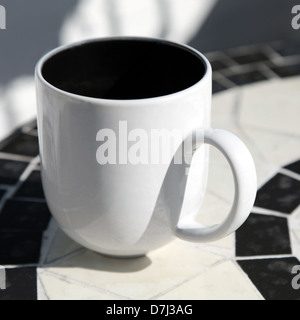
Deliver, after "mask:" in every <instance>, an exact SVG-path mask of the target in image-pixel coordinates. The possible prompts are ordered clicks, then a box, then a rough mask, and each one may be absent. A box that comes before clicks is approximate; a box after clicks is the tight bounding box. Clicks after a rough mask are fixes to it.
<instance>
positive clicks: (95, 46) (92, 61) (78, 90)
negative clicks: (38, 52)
mask: <svg viewBox="0 0 300 320" xmlns="http://www.w3.org/2000/svg"><path fill="white" fill-rule="evenodd" d="M205 72H206V65H205V63H204V61H202V60H201V59H199V56H197V55H196V54H195V52H194V51H192V50H190V49H188V48H185V49H183V48H182V47H179V46H177V45H176V44H173V45H170V44H169V43H168V44H167V43H165V42H159V41H157V42H153V41H148V40H146V39H145V40H136V39H130V40H122V39H119V40H116V41H100V42H88V43H85V44H82V45H80V46H76V47H74V48H69V49H67V50H64V51H61V52H59V53H58V54H56V55H55V56H53V57H51V58H50V59H49V60H47V61H46V62H45V64H44V66H43V69H42V74H43V77H44V78H45V79H46V80H47V81H48V82H49V83H51V84H52V85H53V86H55V87H57V88H59V89H61V90H64V91H67V92H70V93H74V94H78V95H82V96H87V97H93V98H104V99H116V100H123V99H145V98H153V97H159V96H164V95H169V94H172V93H176V92H179V91H182V90H184V89H187V88H189V87H191V86H193V85H194V84H196V83H197V82H199V81H200V80H201V78H202V77H203V76H204V74H205Z"/></svg>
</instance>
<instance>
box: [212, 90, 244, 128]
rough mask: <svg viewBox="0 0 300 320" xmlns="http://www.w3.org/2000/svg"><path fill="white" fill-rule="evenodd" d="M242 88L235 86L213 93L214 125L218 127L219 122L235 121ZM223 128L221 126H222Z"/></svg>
mask: <svg viewBox="0 0 300 320" xmlns="http://www.w3.org/2000/svg"><path fill="white" fill-rule="evenodd" d="M239 96H240V88H239V87H235V88H232V89H229V90H226V91H222V92H221V93H219V94H217V95H213V98H212V106H211V120H212V127H213V128H216V129H217V128H218V127H217V126H218V124H219V123H221V125H222V123H228V122H234V121H235V109H236V105H237V102H238V101H239ZM220 129H221V128H220Z"/></svg>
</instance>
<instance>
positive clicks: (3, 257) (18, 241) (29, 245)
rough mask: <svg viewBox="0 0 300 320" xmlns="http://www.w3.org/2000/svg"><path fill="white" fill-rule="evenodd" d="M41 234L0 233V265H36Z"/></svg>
mask: <svg viewBox="0 0 300 320" xmlns="http://www.w3.org/2000/svg"><path fill="white" fill-rule="evenodd" d="M42 236H43V233H42V232H32V233H31V232H2V231H0V265H3V266H5V265H20V264H37V263H38V262H39V259H40V250H41V242H42Z"/></svg>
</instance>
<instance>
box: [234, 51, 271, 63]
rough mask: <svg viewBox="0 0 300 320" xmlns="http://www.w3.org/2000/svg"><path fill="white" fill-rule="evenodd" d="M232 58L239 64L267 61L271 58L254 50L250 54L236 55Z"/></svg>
mask: <svg viewBox="0 0 300 320" xmlns="http://www.w3.org/2000/svg"><path fill="white" fill-rule="evenodd" d="M231 58H232V59H233V60H234V61H235V62H237V63H239V64H248V63H254V62H261V61H266V60H268V59H269V58H268V57H267V56H266V55H265V54H264V53H262V52H254V53H249V54H241V55H234V56H231Z"/></svg>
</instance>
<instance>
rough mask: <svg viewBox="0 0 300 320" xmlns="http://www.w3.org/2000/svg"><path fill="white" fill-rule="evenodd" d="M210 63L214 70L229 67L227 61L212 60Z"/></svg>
mask: <svg viewBox="0 0 300 320" xmlns="http://www.w3.org/2000/svg"><path fill="white" fill-rule="evenodd" d="M210 64H211V67H212V70H213V71H219V70H223V69H226V68H227V65H226V63H224V62H223V61H221V60H211V61H210Z"/></svg>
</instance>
